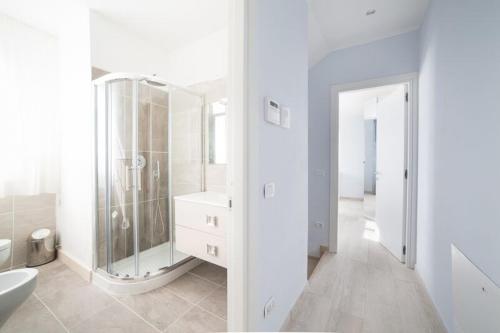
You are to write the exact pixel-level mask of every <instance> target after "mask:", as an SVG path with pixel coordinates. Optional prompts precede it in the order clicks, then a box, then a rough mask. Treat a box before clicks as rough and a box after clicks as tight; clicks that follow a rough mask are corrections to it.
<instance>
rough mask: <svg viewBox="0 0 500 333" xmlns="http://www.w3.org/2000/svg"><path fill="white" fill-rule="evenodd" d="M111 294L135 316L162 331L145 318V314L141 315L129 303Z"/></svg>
mask: <svg viewBox="0 0 500 333" xmlns="http://www.w3.org/2000/svg"><path fill="white" fill-rule="evenodd" d="M110 296H111V297H112V298H113V299H114V300H115V301H116V302H117V303H118V304H120V305H121V306H123V307H124V308H125V309H126V310H128V311H130V312H132V314H134V315H135V316H137V317H139V318H140V319H141V320H142V321H143V322H145V323H146V324H148V325H149V326H151V327H152V328H153V329H155V330H156V331H158V332H162V331H161V330H160V329H159V328H158V327H156V326H155V325H153V324H152V323H150V322H149V321H148V320H147V319H146V318H144V317H143V316H141V315H140V314H138V313H137V312H135V311H134V309H132V307H130V306H128V305H127V304H125V303H124V302H122V301H121V300H120V299H118V297H116V296H114V295H110Z"/></svg>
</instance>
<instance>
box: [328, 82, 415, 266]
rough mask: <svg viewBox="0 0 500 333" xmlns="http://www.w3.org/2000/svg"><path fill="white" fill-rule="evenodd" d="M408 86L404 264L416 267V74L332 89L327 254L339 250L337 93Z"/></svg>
mask: <svg viewBox="0 0 500 333" xmlns="http://www.w3.org/2000/svg"><path fill="white" fill-rule="evenodd" d="M404 83H406V84H408V104H407V106H408V113H407V117H406V124H405V126H406V128H407V130H406V147H405V148H406V149H405V150H406V152H405V155H406V156H405V160H406V165H407V170H408V177H407V181H406V200H405V214H404V215H405V216H404V220H405V226H404V227H403V230H405V235H404V238H403V240H404V242H405V244H406V245H405V246H406V255H405V256H404V258H405V260H404V262H405V264H406V266H407V267H409V268H412V269H413V268H415V264H416V244H417V189H418V177H417V176H418V73H416V72H413V73H407V74H402V75H397V76H389V77H382V78H378V79H373V80H366V81H360V82H352V83H347V84H340V85H332V86H331V98H330V103H331V113H330V234H329V244H328V245H329V251H330V252H333V253H337V251H338V196H339V188H338V180H339V175H338V170H339V156H338V151H339V93H341V92H345V91H350V90H359V89H368V88H375V87H379V86H386V85H393V84H404Z"/></svg>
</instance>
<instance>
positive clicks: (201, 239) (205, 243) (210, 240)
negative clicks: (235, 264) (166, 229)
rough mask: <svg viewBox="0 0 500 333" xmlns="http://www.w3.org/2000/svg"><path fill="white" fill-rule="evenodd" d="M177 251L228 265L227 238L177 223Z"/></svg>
mask: <svg viewBox="0 0 500 333" xmlns="http://www.w3.org/2000/svg"><path fill="white" fill-rule="evenodd" d="M175 247H176V249H177V251H180V252H184V253H186V254H189V255H192V256H194V257H197V258H200V259H203V260H205V261H208V262H211V263H213V264H216V265H219V266H222V267H226V239H225V238H221V237H217V236H214V235H211V234H207V233H205V232H202V231H198V230H194V229H190V228H186V227H183V226H180V225H178V224H176V226H175Z"/></svg>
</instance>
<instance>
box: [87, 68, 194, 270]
mask: <svg viewBox="0 0 500 333" xmlns="http://www.w3.org/2000/svg"><path fill="white" fill-rule="evenodd" d="M93 84H94V101H95V128H96V133H95V170H96V172H95V189H96V194H95V195H96V214H95V240H94V244H95V249H94V269H95V270H96V271H98V272H101V273H105V274H106V275H107V276H108V277H109V276H112V277H115V278H121V279H138V278H141V279H143V278H146V279H147V278H150V277H153V276H156V275H159V274H161V273H163V272H168V271H169V269H170V268H172V267H175V266H176V265H178V264H180V263H183V262H184V261H187V260H189V259H190V258H189V257H188V256H187V255H185V254H183V253H181V252H179V251H176V248H175V233H174V230H173V228H174V225H175V224H174V221H173V216H174V214H173V211H172V210H173V197H174V196H176V195H180V194H188V193H194V192H201V191H203V184H204V179H203V177H204V176H203V175H204V162H203V161H204V159H203V149H202V147H203V140H204V134H203V132H204V125H203V121H204V117H203V112H204V111H203V105H204V103H203V97H202V96H199V95H197V94H195V93H193V92H190V91H188V90H186V89H182V88H179V87H175V86H173V85H171V84H168V83H166V82H165V81H163V80H161V79H159V78H157V77H154V76H143V75H131V74H108V75H105V76H103V77H101V78H99V79H97V80H94V81H93Z"/></svg>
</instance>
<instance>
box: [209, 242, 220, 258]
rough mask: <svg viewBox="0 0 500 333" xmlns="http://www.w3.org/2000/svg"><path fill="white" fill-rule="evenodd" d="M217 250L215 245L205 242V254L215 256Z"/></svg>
mask: <svg viewBox="0 0 500 333" xmlns="http://www.w3.org/2000/svg"><path fill="white" fill-rule="evenodd" d="M217 252H218V249H217V246H215V245H210V244H207V254H208V255H209V256H212V257H217Z"/></svg>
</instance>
